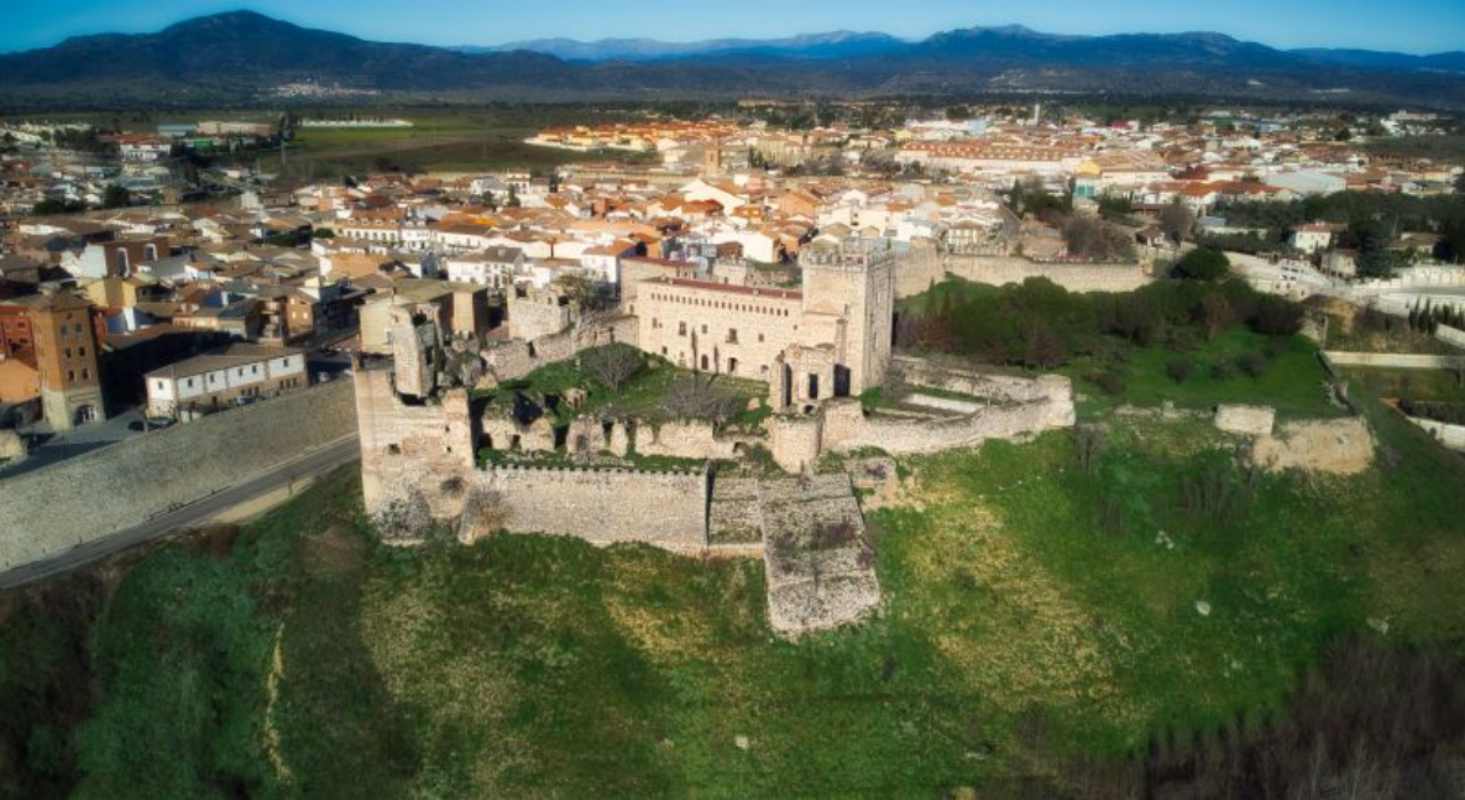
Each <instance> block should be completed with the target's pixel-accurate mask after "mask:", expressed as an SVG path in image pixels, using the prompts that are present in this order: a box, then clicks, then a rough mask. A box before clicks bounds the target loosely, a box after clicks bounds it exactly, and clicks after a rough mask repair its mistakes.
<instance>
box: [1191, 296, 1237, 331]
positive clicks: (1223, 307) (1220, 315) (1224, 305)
mask: <svg viewBox="0 0 1465 800" xmlns="http://www.w3.org/2000/svg"><path fill="white" fill-rule="evenodd" d="M1200 308H1201V323H1202V324H1203V325H1205V326H1206V337H1207V338H1210V339H1214V338H1216V336H1217V335H1219V334H1220V333H1221V331H1224V330H1226V329H1227V328H1229V327H1231V323H1233V322H1235V321H1236V313H1235V312H1234V311H1232V309H1231V303H1230V302H1229V301H1227V300H1226V295H1224V294H1221V293H1220V292H1211V293H1210V294H1207V295H1206V296H1205V297H1202V298H1201V301H1200Z"/></svg>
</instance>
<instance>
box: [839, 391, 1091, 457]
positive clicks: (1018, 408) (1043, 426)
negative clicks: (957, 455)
mask: <svg viewBox="0 0 1465 800" xmlns="http://www.w3.org/2000/svg"><path fill="white" fill-rule="evenodd" d="M855 410H858V407H857V406H856V407H855ZM837 418H840V419H843V420H845V424H844V425H842V426H837V427H835V428H834V429H833V430H830V429H828V428H826V430H825V437H824V442H823V447H824V449H826V450H833V451H836V452H848V451H851V450H859V449H862V448H879V449H881V450H884V451H885V452H887V453H891V454H892V455H913V454H928V453H938V452H940V451H942V450H950V449H953V448H958V447H973V446H975V445H979V444H981V443H982V442H985V441H986V440H988V439H1014V438H1017V437H1020V436H1025V435H1029V434H1033V433H1039V432H1042V431H1046V430H1052V429H1055V428H1066V427H1071V426H1072V425H1073V423H1074V415H1073V406H1072V404H1071V403H1070V404H1068V405H1067V406H1064V405H1063V404H1061V403H1055V402H1051V401H1040V402H1034V403H1022V404H1014V405H1005V406H992V407H991V408H985V409H982V410H981V411H978V412H977V413H975V414H970V415H968V416H964V417H956V418H954V419H940V420H926V419H909V418H904V417H892V416H885V415H879V414H872V415H861V416H860V418H859V420H858V421H856V420H855V418H854V416H853V414H850V413H848V412H847V411H846V413H842V414H839V415H838V416H837Z"/></svg>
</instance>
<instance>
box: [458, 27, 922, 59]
mask: <svg viewBox="0 0 1465 800" xmlns="http://www.w3.org/2000/svg"><path fill="white" fill-rule="evenodd" d="M909 46H910V43H909V42H907V41H905V40H903V39H897V38H895V37H894V36H890V35H889V34H884V33H856V32H854V31H834V32H833V33H811V34H805V35H803V36H790V37H787V38H783V39H706V40H703V41H700V42H663V41H660V40H657V39H599V40H597V41H594V42H582V41H579V40H576V39H530V40H527V41H522V42H510V43H509V44H501V45H496V46H490V47H479V46H472V45H469V46H464V47H458V48H455V49H456V50H458V51H459V52H462V53H504V52H512V51H515V50H527V51H530V52H533V53H544V54H545V55H551V56H554V57H556V58H561V59H564V60H566V61H592V62H593V61H664V60H668V59H678V58H689V57H692V56H699V57H701V56H714V57H726V56H752V55H766V56H780V57H785V58H807V59H818V58H853V57H859V56H870V55H878V54H881V53H890V52H895V51H901V50H904V49H906V48H908V47H909Z"/></svg>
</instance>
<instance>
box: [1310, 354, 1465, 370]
mask: <svg viewBox="0 0 1465 800" xmlns="http://www.w3.org/2000/svg"><path fill="white" fill-rule="evenodd" d="M1325 355H1326V356H1327V358H1328V360H1329V361H1330V362H1332V364H1333V366H1337V367H1385V368H1395V369H1459V368H1465V356H1437V355H1428V354H1418V353H1349V352H1342V351H1338V350H1328V351H1326V353H1325Z"/></svg>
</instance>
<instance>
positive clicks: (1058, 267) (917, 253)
mask: <svg viewBox="0 0 1465 800" xmlns="http://www.w3.org/2000/svg"><path fill="white" fill-rule="evenodd" d="M947 273H951V274H952V275H955V276H957V277H959V278H964V279H966V280H969V281H975V282H976V283H988V284H992V285H994V286H1002V285H1004V284H1008V283H1022V282H1023V281H1025V280H1027V279H1028V278H1047V279H1048V280H1051V281H1053V282H1054V283H1056V284H1058V285H1059V286H1062V287H1063V288H1065V289H1067V290H1069V291H1070V292H1132V291H1134V290H1135V289H1138V288H1140V287H1142V286H1145V285H1146V284H1148V283H1150V282H1151V281H1153V280H1154V278H1153V277H1152V276H1151V275H1149V274H1148V273H1147V272H1146V271H1145V270H1144V269H1143V268H1142V267H1141V266H1140V265H1139V264H1062V263H1045V262H1039V261H1032V260H1029V259H1027V258H1023V257H1022V256H996V255H994V256H975V255H955V254H949V253H948V254H944V255H942V254H937V253H935V252H934V251H932V250H930V249H929V248H921V249H915V248H913V249H912V251H911V252H909V253H907V254H905V255H903V256H902V257H901V259H900V261H899V263H898V264H897V265H896V271H895V279H896V296H897V297H909V296H911V295H916V294H920V293H921V292H924V291H926V289H928V288H930V286H931V283H932V282H933V281H934V282H936V283H940V282H941V281H942V280H944V279H945V277H946V274H947Z"/></svg>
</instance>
